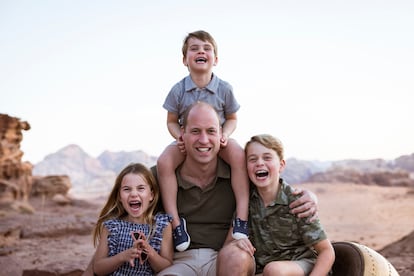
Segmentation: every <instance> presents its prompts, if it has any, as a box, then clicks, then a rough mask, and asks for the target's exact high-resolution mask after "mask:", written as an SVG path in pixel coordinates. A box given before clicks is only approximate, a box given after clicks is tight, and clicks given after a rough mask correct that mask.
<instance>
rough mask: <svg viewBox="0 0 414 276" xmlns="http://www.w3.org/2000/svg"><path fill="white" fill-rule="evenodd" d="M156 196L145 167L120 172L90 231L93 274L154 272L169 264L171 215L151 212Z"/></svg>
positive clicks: (170, 253)
mask: <svg viewBox="0 0 414 276" xmlns="http://www.w3.org/2000/svg"><path fill="white" fill-rule="evenodd" d="M158 198H159V187H158V185H157V183H156V180H155V178H154V176H153V175H152V173H151V171H150V170H149V169H148V168H147V167H145V166H144V165H142V164H138V163H135V164H130V165H128V166H127V167H126V168H124V169H123V170H122V171H121V172H120V174H119V175H118V176H117V178H116V180H115V185H114V187H113V189H112V191H111V193H110V195H109V197H108V200H107V202H106V204H105V205H104V207H103V208H102V210H101V212H100V215H99V219H98V221H97V223H96V226H95V229H94V232H93V239H94V245H95V246H97V249H96V253H95V257H94V260H93V271H94V273H95V274H96V275H108V274H109V275H154V274H155V273H157V272H158V271H160V270H162V269H164V268H166V267H167V266H169V265H171V264H172V258H173V254H174V252H173V246H172V227H171V220H172V218H171V216H169V215H167V214H164V213H156V214H155V210H156V206H157V202H158Z"/></svg>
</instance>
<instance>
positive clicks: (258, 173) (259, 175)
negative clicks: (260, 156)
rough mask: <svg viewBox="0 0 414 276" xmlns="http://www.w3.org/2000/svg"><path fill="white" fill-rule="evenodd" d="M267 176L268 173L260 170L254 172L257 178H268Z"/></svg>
mask: <svg viewBox="0 0 414 276" xmlns="http://www.w3.org/2000/svg"><path fill="white" fill-rule="evenodd" d="M268 175H269V172H267V171H265V170H260V171H257V172H256V176H257V177H265V176H268Z"/></svg>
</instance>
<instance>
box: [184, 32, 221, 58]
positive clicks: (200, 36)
mask: <svg viewBox="0 0 414 276" xmlns="http://www.w3.org/2000/svg"><path fill="white" fill-rule="evenodd" d="M190 38H197V39H200V40H201V41H206V42H209V43H211V45H213V48H214V54H215V55H216V56H217V44H216V41H215V40H214V38H213V37H212V36H211V35H210V34H209V33H208V32H206V31H202V30H200V31H195V32H192V33H189V34H188V35H187V36H186V37H185V38H184V42H183V48H182V52H183V56H186V55H187V50H188V40H189V39H190Z"/></svg>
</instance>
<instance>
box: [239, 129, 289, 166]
mask: <svg viewBox="0 0 414 276" xmlns="http://www.w3.org/2000/svg"><path fill="white" fill-rule="evenodd" d="M253 142H257V143H259V144H261V145H262V146H264V147H266V148H268V149H271V150H274V151H275V152H276V153H277V155H278V156H279V159H280V160H282V159H284V158H285V157H284V149H283V144H282V141H280V140H279V139H278V138H276V137H274V136H272V135H269V134H260V135H255V136H252V138H250V140H249V141H248V142H247V143H246V146H245V147H244V149H245V151H246V150H247V147H248V146H249V145H250V144H251V143H253Z"/></svg>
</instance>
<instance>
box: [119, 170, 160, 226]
mask: <svg viewBox="0 0 414 276" xmlns="http://www.w3.org/2000/svg"><path fill="white" fill-rule="evenodd" d="M119 197H120V201H121V203H122V206H123V207H124V209H125V211H127V213H128V220H129V221H132V222H136V223H144V214H145V211H146V210H147V209H148V207H149V204H150V202H151V201H152V200H153V199H154V194H153V192H152V190H151V187H150V186H149V185H148V183H147V182H146V181H145V179H144V178H143V177H142V176H141V175H140V174H134V173H129V174H126V175H125V176H124V177H123V179H122V183H121V189H120V190H119Z"/></svg>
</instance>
